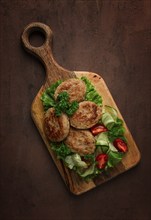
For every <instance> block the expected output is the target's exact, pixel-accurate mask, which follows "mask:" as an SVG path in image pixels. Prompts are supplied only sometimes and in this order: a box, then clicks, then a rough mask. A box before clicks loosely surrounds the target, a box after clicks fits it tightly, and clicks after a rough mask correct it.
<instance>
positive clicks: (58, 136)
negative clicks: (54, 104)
mask: <svg viewBox="0 0 151 220" xmlns="http://www.w3.org/2000/svg"><path fill="white" fill-rule="evenodd" d="M69 128H70V124H69V119H68V117H67V115H65V114H63V113H62V114H61V116H56V115H55V109H54V108H50V109H48V111H47V112H46V114H45V119H44V130H45V134H46V136H47V137H48V139H49V140H50V141H55V142H60V141H62V140H64V139H65V138H66V137H67V135H68V133H69Z"/></svg>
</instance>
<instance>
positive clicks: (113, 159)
mask: <svg viewBox="0 0 151 220" xmlns="http://www.w3.org/2000/svg"><path fill="white" fill-rule="evenodd" d="M123 156H124V154H123V153H121V152H113V151H110V152H109V153H108V157H109V159H108V162H107V166H108V167H115V166H116V165H117V164H118V163H119V162H120V161H121V160H122V158H123Z"/></svg>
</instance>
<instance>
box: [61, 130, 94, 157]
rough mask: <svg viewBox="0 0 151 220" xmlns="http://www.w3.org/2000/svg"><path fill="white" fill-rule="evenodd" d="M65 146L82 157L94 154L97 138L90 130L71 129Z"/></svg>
mask: <svg viewBox="0 0 151 220" xmlns="http://www.w3.org/2000/svg"><path fill="white" fill-rule="evenodd" d="M65 144H66V145H67V146H68V147H69V148H70V149H71V151H72V152H75V153H78V154H79V155H81V156H84V155H86V154H92V153H93V152H94V150H95V138H94V137H93V135H92V134H91V132H90V131H88V130H78V129H74V128H70V131H69V134H68V136H67V138H66V139H65Z"/></svg>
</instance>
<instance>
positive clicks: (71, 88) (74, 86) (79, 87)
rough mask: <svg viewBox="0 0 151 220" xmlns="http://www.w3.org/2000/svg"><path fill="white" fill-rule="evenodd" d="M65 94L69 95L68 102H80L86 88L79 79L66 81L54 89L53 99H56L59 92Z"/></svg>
mask: <svg viewBox="0 0 151 220" xmlns="http://www.w3.org/2000/svg"><path fill="white" fill-rule="evenodd" d="M64 91H65V92H67V93H68V94H69V101H70V102H72V101H78V102H81V101H83V100H84V98H85V93H86V86H85V83H84V82H83V81H82V80H80V79H74V78H73V79H68V80H66V81H64V82H62V83H61V84H60V85H59V86H58V87H57V89H56V91H55V94H54V97H55V99H57V96H58V94H59V93H61V92H64Z"/></svg>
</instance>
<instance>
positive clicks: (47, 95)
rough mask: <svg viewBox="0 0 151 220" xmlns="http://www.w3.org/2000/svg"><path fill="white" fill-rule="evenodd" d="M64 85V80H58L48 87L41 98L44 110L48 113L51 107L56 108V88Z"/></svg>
mask: <svg viewBox="0 0 151 220" xmlns="http://www.w3.org/2000/svg"><path fill="white" fill-rule="evenodd" d="M61 83H62V80H58V81H57V82H56V83H54V84H52V85H51V86H50V87H48V88H47V89H46V90H45V92H44V93H43V94H42V96H41V101H42V102H43V106H44V110H45V111H47V110H48V109H49V108H51V107H55V99H54V93H55V90H56V88H57V87H58V86H59V85H60V84H61Z"/></svg>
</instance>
